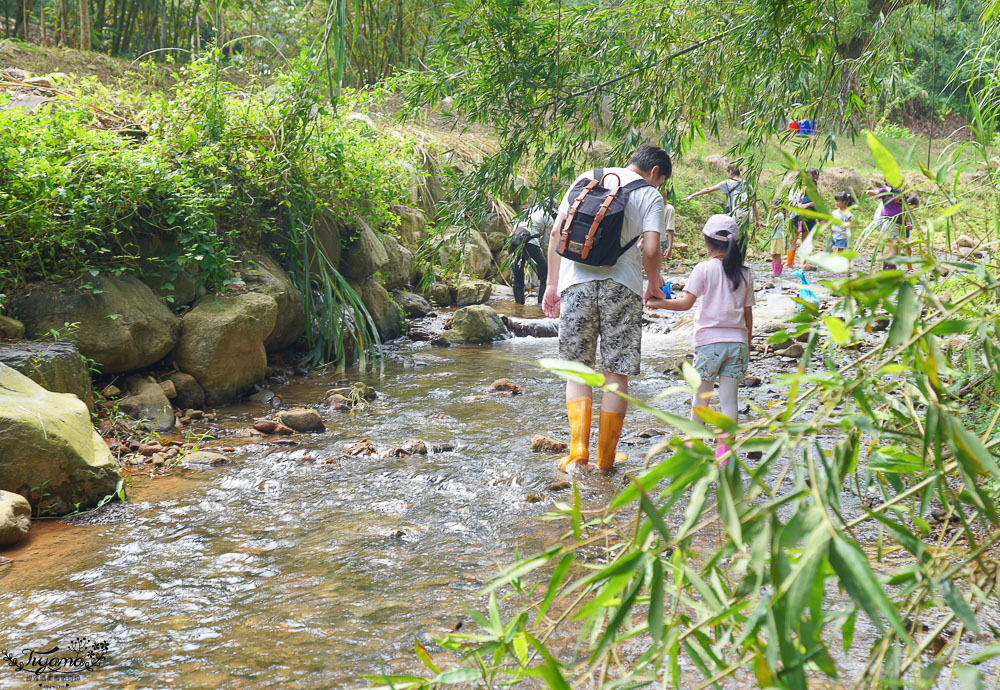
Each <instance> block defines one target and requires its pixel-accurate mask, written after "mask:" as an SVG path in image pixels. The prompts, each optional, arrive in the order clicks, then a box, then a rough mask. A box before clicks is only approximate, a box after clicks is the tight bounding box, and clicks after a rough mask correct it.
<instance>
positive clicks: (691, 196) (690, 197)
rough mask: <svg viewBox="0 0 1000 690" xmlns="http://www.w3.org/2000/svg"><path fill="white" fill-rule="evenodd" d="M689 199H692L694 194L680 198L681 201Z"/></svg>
mask: <svg viewBox="0 0 1000 690" xmlns="http://www.w3.org/2000/svg"><path fill="white" fill-rule="evenodd" d="M691 199H694V194H688V195H687V196H686V197H684V198H683V199H681V201H691Z"/></svg>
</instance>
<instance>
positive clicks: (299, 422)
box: [276, 407, 326, 431]
mask: <svg viewBox="0 0 1000 690" xmlns="http://www.w3.org/2000/svg"><path fill="white" fill-rule="evenodd" d="M276 416H277V418H278V421H279V422H281V423H282V424H284V425H285V426H287V427H290V428H292V429H295V430H296V431H326V427H325V426H323V418H322V417H320V416H319V412H317V411H316V410H314V409H312V408H309V407H297V408H293V409H291V410H282V411H281V412H279V413H278V414H277V415H276Z"/></svg>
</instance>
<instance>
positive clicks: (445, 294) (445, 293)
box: [430, 283, 451, 307]
mask: <svg viewBox="0 0 1000 690" xmlns="http://www.w3.org/2000/svg"><path fill="white" fill-rule="evenodd" d="M430 292H431V302H433V303H434V304H436V305H438V306H439V307H448V306H451V288H450V287H448V286H447V285H446V284H445V283H434V284H433V285H431V291H430Z"/></svg>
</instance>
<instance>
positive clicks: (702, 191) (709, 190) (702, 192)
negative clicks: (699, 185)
mask: <svg viewBox="0 0 1000 690" xmlns="http://www.w3.org/2000/svg"><path fill="white" fill-rule="evenodd" d="M717 191H719V185H715V186H714V187H705V188H704V189H699V190H698V191H697V192H693V193H691V194H688V195H687V196H686V197H684V201H691V199H694V198H695V197H696V196H704V195H706V194H711V193H712V192H717Z"/></svg>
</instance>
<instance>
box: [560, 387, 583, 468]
mask: <svg viewBox="0 0 1000 690" xmlns="http://www.w3.org/2000/svg"><path fill="white" fill-rule="evenodd" d="M590 406H591V399H590V398H573V399H572V400H567V401H566V411H567V412H569V434H570V442H569V455H567V456H566V457H564V458H563V459H562V461H561V462H560V463H559V469H561V470H562V471H563V472H568V471H569V467H570V465H584V466H586V464H587V461H588V460H590V414H591V413H590Z"/></svg>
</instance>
